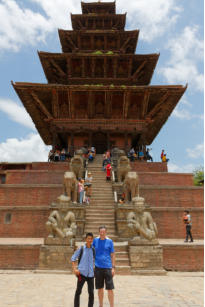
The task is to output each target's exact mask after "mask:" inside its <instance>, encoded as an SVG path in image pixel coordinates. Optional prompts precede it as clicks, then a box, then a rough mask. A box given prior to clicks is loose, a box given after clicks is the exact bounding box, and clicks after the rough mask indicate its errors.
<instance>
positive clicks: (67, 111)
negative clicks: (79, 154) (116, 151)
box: [13, 2, 186, 153]
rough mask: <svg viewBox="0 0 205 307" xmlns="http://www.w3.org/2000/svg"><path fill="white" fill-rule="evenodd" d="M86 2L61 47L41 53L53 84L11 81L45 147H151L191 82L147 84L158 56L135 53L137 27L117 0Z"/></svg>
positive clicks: (63, 32)
mask: <svg viewBox="0 0 205 307" xmlns="http://www.w3.org/2000/svg"><path fill="white" fill-rule="evenodd" d="M81 6H82V14H81V15H80V14H74V15H73V14H71V21H72V27H73V30H72V31H68V30H63V29H60V30H59V38H60V42H61V46H62V53H49V52H39V53H38V54H39V58H40V61H41V64H42V67H43V69H44V72H45V76H46V78H47V81H48V84H38V83H22V82H21V83H20V82H17V83H13V86H14V88H15V90H16V92H17V94H18V95H19V97H20V99H21V101H22V103H23V105H24V106H25V108H26V110H27V111H28V113H29V114H30V116H31V117H32V119H33V121H34V123H35V126H36V128H37V130H38V132H39V134H40V135H41V137H42V139H43V141H44V142H45V144H46V145H53V146H56V145H59V146H60V147H65V148H67V147H72V148H74V150H75V149H77V148H79V147H82V146H95V147H96V149H97V153H102V152H103V151H105V150H106V149H107V148H110V147H111V146H118V147H120V148H123V149H127V148H129V147H131V146H142V147H145V146H146V145H150V144H151V143H152V142H153V140H154V139H155V137H156V136H157V134H158V132H159V131H160V129H161V128H162V126H163V125H164V123H165V122H166V121H167V119H168V117H169V116H170V114H171V113H172V111H173V109H174V108H175V106H176V105H177V103H178V101H179V100H180V98H181V96H182V95H183V93H184V92H185V90H186V87H184V86H181V85H172V86H151V85H150V82H151V78H152V75H153V73H154V69H155V67H156V64H157V61H158V58H159V54H143V55H142V54H135V50H136V46H137V41H138V36H139V30H133V31H125V30H124V28H125V22H126V14H116V6H115V2H106V3H103V2H93V3H84V2H82V3H81Z"/></svg>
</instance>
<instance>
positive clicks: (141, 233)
mask: <svg viewBox="0 0 205 307" xmlns="http://www.w3.org/2000/svg"><path fill="white" fill-rule="evenodd" d="M132 201H133V205H134V212H130V213H128V215H127V224H128V227H129V228H130V229H131V230H132V232H133V234H134V235H135V237H134V238H133V240H134V239H136V240H137V239H139V238H140V239H143V238H144V239H147V240H149V241H152V240H154V239H156V238H157V235H158V231H157V225H156V223H155V222H154V221H153V219H152V216H151V214H150V212H146V211H145V204H144V198H142V197H135V198H133V200H132Z"/></svg>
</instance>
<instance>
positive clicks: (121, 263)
mask: <svg viewBox="0 0 205 307" xmlns="http://www.w3.org/2000/svg"><path fill="white" fill-rule="evenodd" d="M124 265H128V266H129V265H130V261H129V258H128V259H126V258H125V259H123V258H120V259H118V258H116V266H124Z"/></svg>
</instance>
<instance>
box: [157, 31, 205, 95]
mask: <svg viewBox="0 0 205 307" xmlns="http://www.w3.org/2000/svg"><path fill="white" fill-rule="evenodd" d="M198 36H199V34H198V28H197V26H195V27H192V28H190V27H185V28H184V30H183V32H182V33H181V35H179V36H178V37H175V38H172V39H171V40H169V41H168V43H167V46H166V48H167V49H169V50H170V53H171V54H170V60H169V61H168V63H167V66H166V65H165V66H164V67H163V68H161V69H159V72H160V73H161V74H162V75H164V77H165V78H166V79H167V81H168V82H170V83H176V82H182V83H189V85H190V86H191V87H192V88H193V89H195V90H200V91H203V86H204V78H203V73H201V72H200V67H202V62H203V39H200V38H199V37H198Z"/></svg>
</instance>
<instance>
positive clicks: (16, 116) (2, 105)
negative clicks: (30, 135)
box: [0, 98, 36, 130]
mask: <svg viewBox="0 0 205 307" xmlns="http://www.w3.org/2000/svg"><path fill="white" fill-rule="evenodd" d="M0 111H2V112H4V113H6V114H7V115H8V116H9V118H10V119H11V120H13V121H14V122H17V123H18V124H21V125H23V126H25V127H27V128H30V129H32V130H36V128H35V126H34V123H33V122H32V119H31V117H30V116H29V114H28V113H27V112H26V110H25V108H24V107H22V106H20V105H18V104H17V103H16V102H14V101H12V100H9V99H3V98H0Z"/></svg>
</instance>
